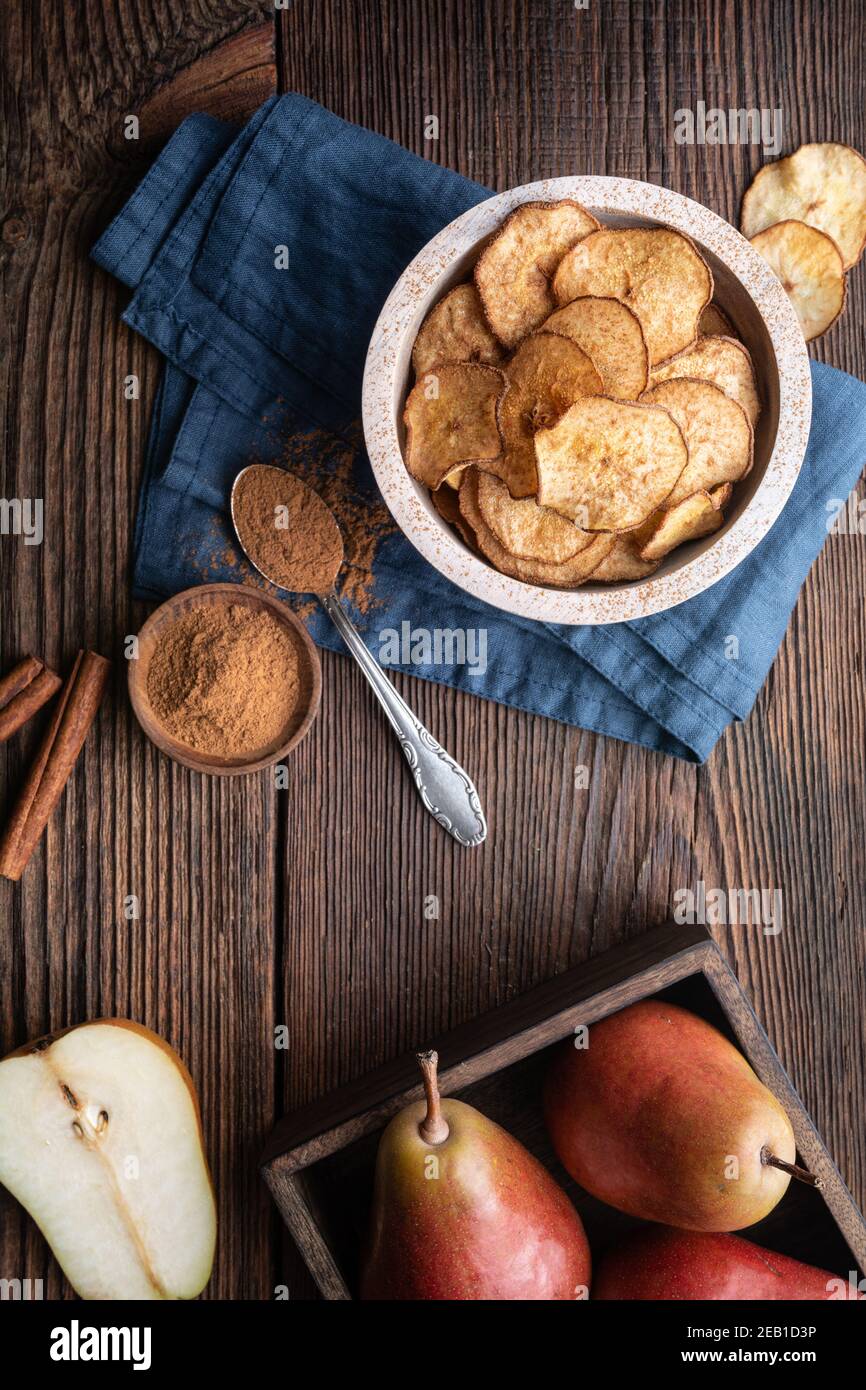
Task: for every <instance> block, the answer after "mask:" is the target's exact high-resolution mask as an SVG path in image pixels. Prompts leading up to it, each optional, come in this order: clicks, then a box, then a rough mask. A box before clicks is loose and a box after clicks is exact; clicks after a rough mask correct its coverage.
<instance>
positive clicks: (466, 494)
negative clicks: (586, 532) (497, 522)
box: [460, 468, 615, 589]
mask: <svg viewBox="0 0 866 1390" xmlns="http://www.w3.org/2000/svg"><path fill="white" fill-rule="evenodd" d="M478 482H479V473H478V470H477V469H475V468H467V469H466V471H465V473H464V474H463V481H462V482H461V484H460V511H461V512H462V514H463V517H464V520H465V521H467V522H468V524H469V525H470V526H471V527H472V530H473V531H474V532H475V535H476V537H477V539H478V547H479V549H480V550H481V552H482V554H483V555H485V556H486V558H487V559H488V560H489V561H490V563H491V564H492V565H494V566H495V567H496V569H498V570H499V571H501V573H502V574H507V575H509V576H510V577H511V578H512V579H520V580H522V581H523V582H524V583H526V584H545V585H548V586H549V587H550V588H554V589H576V588H577V586H578V585H579V584H582V583H583V582H584V580H585V579H588V578H589V576H590V575H591V574H592V572H593V570H594V569H596V568H597V567H598V566H599V565H600V564H601V562H602V560H603V559H604V558H605V556H606V555H608V554H609V552H610V551H611V550H612V549H613V544H614V540H615V537H613V536H609V535H599V536H593V537H592V538H591V541H590V544H589V545H587V546H585V547H584V548H583V549H582V550H580V551H578V553H577V554H576V555H574V556H573V557H572V558H571V559H570V560H565V561H563V563H562V564H551V563H550V561H546V560H523V559H520V558H519V557H518V556H516V555H512V554H511V553H510V551H508V550H506V548H505V546H504V545H501V544H500V542H499V541H498V540H497V539H496V536H495V535H494V534H493V532H492V531H491V530H490V527H489V526H488V525H487V523H486V522H485V520H484V517H483V516H482V514H481V509H480V507H479V505H478Z"/></svg>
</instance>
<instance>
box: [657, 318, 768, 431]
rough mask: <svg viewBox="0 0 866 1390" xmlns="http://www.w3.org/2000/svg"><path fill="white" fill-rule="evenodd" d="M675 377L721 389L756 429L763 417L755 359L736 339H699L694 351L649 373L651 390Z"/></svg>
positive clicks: (680, 353) (685, 353) (683, 353)
mask: <svg viewBox="0 0 866 1390" xmlns="http://www.w3.org/2000/svg"><path fill="white" fill-rule="evenodd" d="M673 377H693V378H695V379H697V380H698V381H709V382H711V383H712V384H713V386H718V388H719V390H720V391H724V393H725V395H726V396H730V397H731V399H732V400H734V401H736V402H737V404H738V405H741V406H742V407H743V409H744V410H745V412H746V414H747V415H748V417H749V424H750V425H751V426H752V428H753V429H754V427H755V425H756V424H757V422H758V416H759V415H760V413H761V402H760V399H759V397H758V387H757V384H756V382H755V369H754V367H753V366H752V359H751V357H750V356H749V354H748V352H747V350H746V349H745V348H744V347H743V344H742V343H740V342H738V341H737V339H736V338H699V339H698V341H697V342H696V343H695V345H694V347H691V348H686V350H685V352H679V353H677V355H676V357H671V358H669V360H668V361H667V362H660V363H659V364H658V366H657V367H654V368H653V370H652V371H651V372H650V386H657V385H658V383H659V382H660V381H670V380H671V379H672V378H673Z"/></svg>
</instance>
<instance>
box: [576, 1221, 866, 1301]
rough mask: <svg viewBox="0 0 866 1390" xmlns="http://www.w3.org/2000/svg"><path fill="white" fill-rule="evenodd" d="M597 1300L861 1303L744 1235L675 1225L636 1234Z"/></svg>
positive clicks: (834, 1280) (614, 1261) (620, 1249)
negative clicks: (687, 1229) (674, 1228)
mask: <svg viewBox="0 0 866 1390" xmlns="http://www.w3.org/2000/svg"><path fill="white" fill-rule="evenodd" d="M592 1296H593V1298H594V1299H601V1300H608V1299H630V1300H642V1301H644V1300H652V1301H660V1300H679V1299H684V1300H695V1301H697V1300H700V1301H703V1302H710V1301H712V1302H716V1301H720V1300H731V1301H739V1300H761V1301H764V1302H775V1301H778V1300H785V1301H788V1300H791V1301H796V1302H806V1301H820V1300H822V1299H848V1298H853V1299H856V1298H858V1297H863V1295H860V1294H858V1293H857V1290H856V1289H854V1288H852V1286H851V1285H850V1284H849V1282H848V1281H847V1280H846V1279H840V1278H839V1277H838V1275H835V1274H831V1273H830V1271H829V1270H826V1269H816V1267H815V1266H814V1265H807V1264H803V1263H802V1262H801V1261H800V1260H793V1259H791V1257H790V1256H789V1255H779V1254H777V1253H776V1251H775V1250H764V1249H763V1248H762V1246H760V1245H754V1244H753V1243H752V1242H751V1241H749V1240H743V1239H742V1238H741V1237H740V1236H732V1235H724V1234H721V1233H716V1234H712V1233H710V1232H707V1231H677V1230H673V1229H672V1228H671V1227H669V1226H652V1227H648V1228H647V1229H646V1230H644V1231H638V1232H637V1233H636V1234H635V1235H633V1236H630V1237H629V1238H628V1239H627V1240H626V1241H624V1243H623V1244H622V1245H619V1246H617V1247H616V1248H615V1249H613V1250H611V1251H610V1252H609V1253H608V1254H607V1255H605V1256H604V1258H603V1259H602V1261H601V1265H600V1267H599V1269H598V1272H597V1274H596V1278H595V1283H594V1285H593V1290H592Z"/></svg>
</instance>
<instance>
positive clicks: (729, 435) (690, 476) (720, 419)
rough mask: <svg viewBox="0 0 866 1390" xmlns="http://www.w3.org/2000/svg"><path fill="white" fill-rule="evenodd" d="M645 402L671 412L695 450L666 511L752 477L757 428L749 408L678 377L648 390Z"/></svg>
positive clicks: (706, 385) (702, 383)
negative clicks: (753, 432) (702, 494)
mask: <svg viewBox="0 0 866 1390" xmlns="http://www.w3.org/2000/svg"><path fill="white" fill-rule="evenodd" d="M641 400H642V401H647V402H648V403H649V404H650V405H660V406H663V407H664V409H665V410H668V411H670V413H671V415H672V416H673V417H674V419H675V420H676V422H677V424H678V425H679V427H680V429H681V430H682V433H683V438H684V439H685V441H686V444H687V446H688V450H689V461H688V463H687V464H686V467H685V468H684V469H683V471H682V473H681V474H680V476H679V478H678V480H677V483H676V486H675V487H674V490H673V492H672V493H670V495H669V496H668V497H667V498H666V500H665V501H664V503H663V504H662V505H663V506H664V507H665V509H669V508H671V507H675V506H676V504H677V503H678V502H682V501H684V500H685V498H686V497H691V495H692V494H693V493H696V492H702V491H706V492H709V490H710V488H713V487H717V486H718V484H720V483H727V482H738V481H739V479H740V478H744V477H745V476H746V474H747V473H748V471H749V469H750V468H751V466H752V443H753V434H752V426H751V425H750V424H749V418H748V416H747V415H746V412H745V411H744V410H743V407H742V406H741V405H738V404H737V402H736V401H734V400H731V398H730V396H726V395H725V393H724V391H720V390H719V388H718V386H713V385H712V384H711V383H710V382H709V381H695V380H693V379H692V378H691V377H673V378H672V379H671V380H670V381H660V382H659V383H658V385H657V386H653V387H651V389H650V390H649V391H645V392H644V394H643V395H642V396H641Z"/></svg>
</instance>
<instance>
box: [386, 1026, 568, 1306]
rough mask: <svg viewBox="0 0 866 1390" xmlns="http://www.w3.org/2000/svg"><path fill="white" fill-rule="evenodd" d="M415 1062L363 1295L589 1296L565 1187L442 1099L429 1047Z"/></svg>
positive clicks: (474, 1116) (392, 1127) (481, 1119)
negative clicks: (417, 1079) (414, 1087)
mask: <svg viewBox="0 0 866 1390" xmlns="http://www.w3.org/2000/svg"><path fill="white" fill-rule="evenodd" d="M418 1060H419V1064H420V1065H421V1069H422V1075H423V1077H424V1085H425V1091H426V1100H424V1101H420V1102H418V1103H417V1104H415V1105H409V1106H407V1107H406V1109H405V1110H403V1111H401V1113H400V1114H399V1115H397V1116H395V1118H394V1119H393V1120H392V1121H391V1123H390V1124H389V1125H388V1128H387V1129H386V1130H385V1133H384V1134H383V1135H382V1139H381V1141H380V1144H379V1152H378V1154H377V1157H376V1178H375V1188H374V1194H373V1211H372V1219H371V1231H370V1239H369V1245H368V1249H367V1253H366V1257H365V1259H364V1262H363V1270H362V1277H361V1297H362V1298H363V1299H389V1300H390V1299H415V1300H426V1299H439V1300H443V1299H444V1300H452V1301H464V1300H485V1299H486V1300H504V1299H508V1300H511V1299H515V1300H521V1301H528V1300H533V1301H535V1300H539V1299H542V1300H547V1299H554V1300H565V1299H576V1298H586V1296H587V1291H588V1288H589V1278H590V1254H589V1245H588V1243H587V1239H586V1234H585V1232H584V1229H583V1224H582V1222H581V1220H580V1217H579V1216H578V1214H577V1212H576V1211H575V1210H574V1207H573V1206H572V1205H571V1202H570V1201H569V1200H568V1198H567V1197H566V1195H565V1193H564V1192H563V1191H562V1188H561V1187H559V1186H558V1184H557V1183H556V1182H555V1181H554V1179H553V1178H552V1177H551V1176H550V1174H549V1173H548V1171H547V1169H546V1168H544V1167H543V1166H542V1164H540V1163H539V1162H538V1161H537V1160H536V1159H535V1158H533V1156H532V1154H530V1153H529V1152H528V1151H527V1150H526V1149H525V1148H524V1147H523V1145H522V1144H519V1143H518V1141H517V1140H516V1139H514V1138H513V1137H512V1136H511V1135H510V1134H507V1133H506V1131H505V1130H504V1129H501V1128H500V1127H499V1125H497V1124H494V1123H493V1121H492V1120H488V1119H487V1118H486V1116H484V1115H482V1114H481V1113H480V1111H478V1110H475V1109H474V1108H473V1107H472V1106H471V1105H464V1104H463V1103H462V1102H461V1101H458V1100H440V1098H439V1090H438V1085H437V1081H436V1063H437V1059H436V1053H435V1052H432V1053H423V1054H421V1055H420V1056H419V1059H418Z"/></svg>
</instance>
